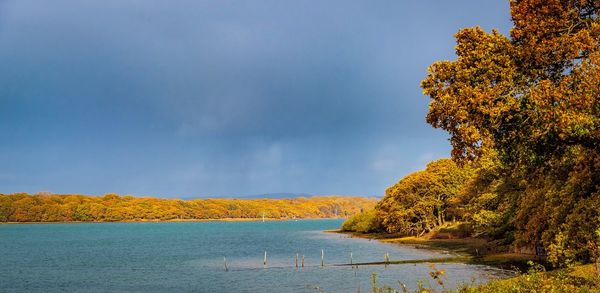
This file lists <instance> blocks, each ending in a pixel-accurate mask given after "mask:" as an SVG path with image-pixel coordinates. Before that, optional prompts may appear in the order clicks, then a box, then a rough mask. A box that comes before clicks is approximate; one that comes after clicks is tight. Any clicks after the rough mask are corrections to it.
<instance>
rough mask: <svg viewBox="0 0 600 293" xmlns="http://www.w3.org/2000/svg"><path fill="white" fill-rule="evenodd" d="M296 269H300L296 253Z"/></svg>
mask: <svg viewBox="0 0 600 293" xmlns="http://www.w3.org/2000/svg"><path fill="white" fill-rule="evenodd" d="M296 268H298V254H297V253H296Z"/></svg>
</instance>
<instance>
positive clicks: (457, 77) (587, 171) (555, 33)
mask: <svg viewBox="0 0 600 293" xmlns="http://www.w3.org/2000/svg"><path fill="white" fill-rule="evenodd" d="M509 3H510V9H511V16H512V21H513V24H514V25H513V27H512V29H511V31H510V35H509V36H505V35H503V34H501V33H499V32H498V31H495V30H493V31H492V32H490V33H488V32H485V31H483V30H482V29H481V28H479V27H474V28H465V29H462V30H460V31H459V32H458V33H457V34H456V35H455V37H456V40H457V46H456V55H457V59H456V60H452V61H438V62H435V63H433V64H432V65H431V66H430V67H429V69H428V75H427V77H426V78H425V79H424V80H423V81H422V83H421V87H422V88H423V91H424V94H425V95H427V96H428V97H429V98H430V104H429V112H428V114H427V122H428V123H429V124H431V125H432V126H433V127H435V128H440V129H443V130H445V131H447V132H448V133H449V134H450V143H451V145H452V160H447V159H444V160H439V161H435V162H431V163H430V164H428V165H427V168H426V169H425V170H423V171H419V172H416V173H413V174H410V175H408V176H406V177H404V178H403V179H402V180H400V181H399V182H398V183H396V184H395V185H393V186H391V187H390V188H388V189H387V190H386V194H385V197H384V198H383V200H381V201H380V202H379V203H378V204H377V206H376V208H375V209H374V210H371V211H367V212H365V213H363V214H360V215H357V216H355V217H354V218H352V219H350V220H349V221H347V222H346V223H345V224H344V229H346V230H352V231H360V232H372V231H387V232H390V233H400V234H405V235H416V236H419V235H422V234H423V233H427V232H429V231H432V230H434V229H436V227H439V226H441V225H444V223H445V222H446V221H452V220H457V221H462V222H465V223H467V224H468V225H470V226H471V227H472V229H473V231H472V235H473V236H481V237H487V238H489V239H490V240H494V241H498V243H499V244H506V245H509V246H511V247H512V248H513V249H519V250H520V251H529V252H536V253H538V254H543V255H546V256H547V259H548V260H549V261H550V262H551V263H553V264H554V265H557V266H563V265H569V264H571V263H574V262H590V261H592V260H594V259H596V258H598V257H599V256H600V249H599V245H600V192H599V186H600V153H599V150H600V49H599V48H600V18H599V17H598V14H599V13H598V12H599V11H600V1H594V0H583V1H580V0H577V1H575V0H564V1H559V0H514V1H509Z"/></svg>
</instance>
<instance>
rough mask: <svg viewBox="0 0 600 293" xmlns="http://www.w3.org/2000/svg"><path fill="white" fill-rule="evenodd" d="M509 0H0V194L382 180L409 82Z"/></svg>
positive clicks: (363, 191)
mask: <svg viewBox="0 0 600 293" xmlns="http://www.w3.org/2000/svg"><path fill="white" fill-rule="evenodd" d="M476 25H479V26H481V27H483V28H484V29H485V30H488V31H489V30H491V29H492V28H497V29H498V30H500V31H501V32H503V33H505V34H506V33H508V31H509V28H510V15H509V7H508V1H475V0H471V1H466V0H459V1H288V0H272V1H259V0H256V1H156V0H144V1H131V0H96V1H79V0H77V1H65V0H54V1H42V0H40V1H33V0H18V1H0V64H1V66H0V140H1V143H0V193H12V192H21V191H22V192H30V193H33V192H38V191H50V192H54V193H80V194H96V195H101V194H104V193H109V192H115V193H119V194H134V195H151V196H160V197H200V196H235V195H247V194H262V193H276V192H296V193H309V194H347V195H381V194H383V192H384V190H385V188H386V187H388V186H390V185H391V184H393V183H395V182H396V181H397V180H399V179H400V178H401V177H402V176H404V175H406V174H408V173H410V172H412V171H415V170H419V169H421V168H423V167H424V166H425V164H426V163H427V162H428V161H430V160H432V159H436V158H441V157H448V156H449V150H450V146H449V143H448V141H447V138H448V136H447V134H446V133H444V132H443V131H441V130H436V129H433V128H431V127H430V126H429V125H428V124H427V123H426V122H425V114H426V112H427V104H428V98H427V97H425V96H423V95H422V92H421V89H420V88H419V82H420V80H421V79H422V78H423V77H424V76H425V74H426V68H427V66H428V65H429V64H430V63H432V62H433V61H435V60H439V59H453V58H454V45H455V42H454V39H453V34H454V33H456V31H457V30H458V29H459V28H461V27H469V26H476Z"/></svg>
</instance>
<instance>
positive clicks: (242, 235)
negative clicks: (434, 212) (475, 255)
mask: <svg viewBox="0 0 600 293" xmlns="http://www.w3.org/2000/svg"><path fill="white" fill-rule="evenodd" d="M341 223H342V221H341V220H302V221H273V222H264V223H263V222H186V223H89V224H31V225H29V224H27V225H0V254H1V255H0V291H1V292H65V291H67V292H317V289H315V288H320V289H321V290H324V291H325V292H356V291H357V289H358V288H360V290H361V291H362V292H366V291H368V289H369V288H371V287H370V277H371V273H372V272H376V273H377V274H378V278H379V280H380V282H381V283H387V284H390V285H394V286H395V287H398V281H402V282H404V283H406V284H407V285H408V287H409V288H415V286H416V282H417V281H418V280H427V278H428V272H429V271H431V269H430V267H429V265H428V264H417V265H414V264H406V265H390V266H387V267H385V266H365V267H360V268H358V269H352V268H351V267H340V266H334V264H342V263H348V262H349V255H350V252H352V254H353V258H354V261H355V262H372V261H381V260H383V255H384V253H386V252H387V253H389V255H390V259H392V260H399V259H420V258H431V257H440V256H442V255H441V254H439V253H434V252H429V251H426V250H422V249H414V248H410V247H403V246H398V245H392V244H383V243H380V242H377V241H369V240H366V239H359V238H349V237H347V236H346V235H342V234H336V233H325V232H321V231H322V230H325V229H335V228H338V227H339V226H340V225H341ZM265 250H266V251H267V257H268V265H267V267H266V268H265V267H263V254H264V251H265ZM321 250H323V251H324V253H325V267H321V266H320V265H321V260H320V258H321ZM296 253H299V254H300V255H304V256H305V267H304V268H301V269H296V268H295V256H296ZM223 257H226V258H227V262H228V266H229V271H227V272H226V271H225V269H224V264H223ZM437 268H438V269H444V270H446V277H447V281H446V286H447V287H453V286H456V284H457V283H461V282H463V283H465V282H466V283H469V282H471V280H472V279H473V278H476V279H478V280H479V281H483V280H487V279H489V278H495V277H500V276H505V275H506V272H503V271H501V270H496V269H493V268H490V267H486V266H478V265H466V264H440V265H437ZM431 283H432V286H433V283H434V282H431ZM425 284H428V282H427V281H426V282H425Z"/></svg>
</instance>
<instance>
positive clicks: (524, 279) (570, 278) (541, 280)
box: [371, 263, 600, 293]
mask: <svg viewBox="0 0 600 293" xmlns="http://www.w3.org/2000/svg"><path fill="white" fill-rule="evenodd" d="M530 264H531V268H530V269H529V271H528V272H527V273H526V274H523V275H520V276H517V277H514V278H510V279H504V280H494V281H491V282H490V283H488V284H485V285H473V284H471V285H463V286H460V287H459V288H458V289H455V290H449V289H446V288H445V279H446V278H448V277H449V276H446V275H445V272H444V271H443V270H437V269H436V268H435V266H433V265H432V271H431V272H430V273H429V276H430V278H431V279H432V280H433V281H434V283H435V284H436V285H435V286H436V288H432V286H431V285H429V286H426V285H424V284H425V283H430V282H419V283H418V284H417V285H418V289H417V290H415V291H410V290H409V289H407V287H406V285H405V284H404V283H402V282H401V281H399V282H398V285H397V286H390V285H381V287H380V286H379V285H378V284H377V275H376V274H373V276H372V279H371V286H372V292H374V293H384V292H389V293H397V292H403V293H409V292H420V293H437V292H444V293H446V292H447V293H450V292H453V293H474V292H481V293H505V292H506V293H509V292H510V293H513V292H556V293H570V292H592V293H593V292H600V277H599V275H598V272H597V270H596V267H595V265H593V264H588V265H579V266H573V267H570V268H566V269H559V270H554V271H550V272H546V271H545V270H544V269H543V266H541V265H536V264H533V263H530Z"/></svg>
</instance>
